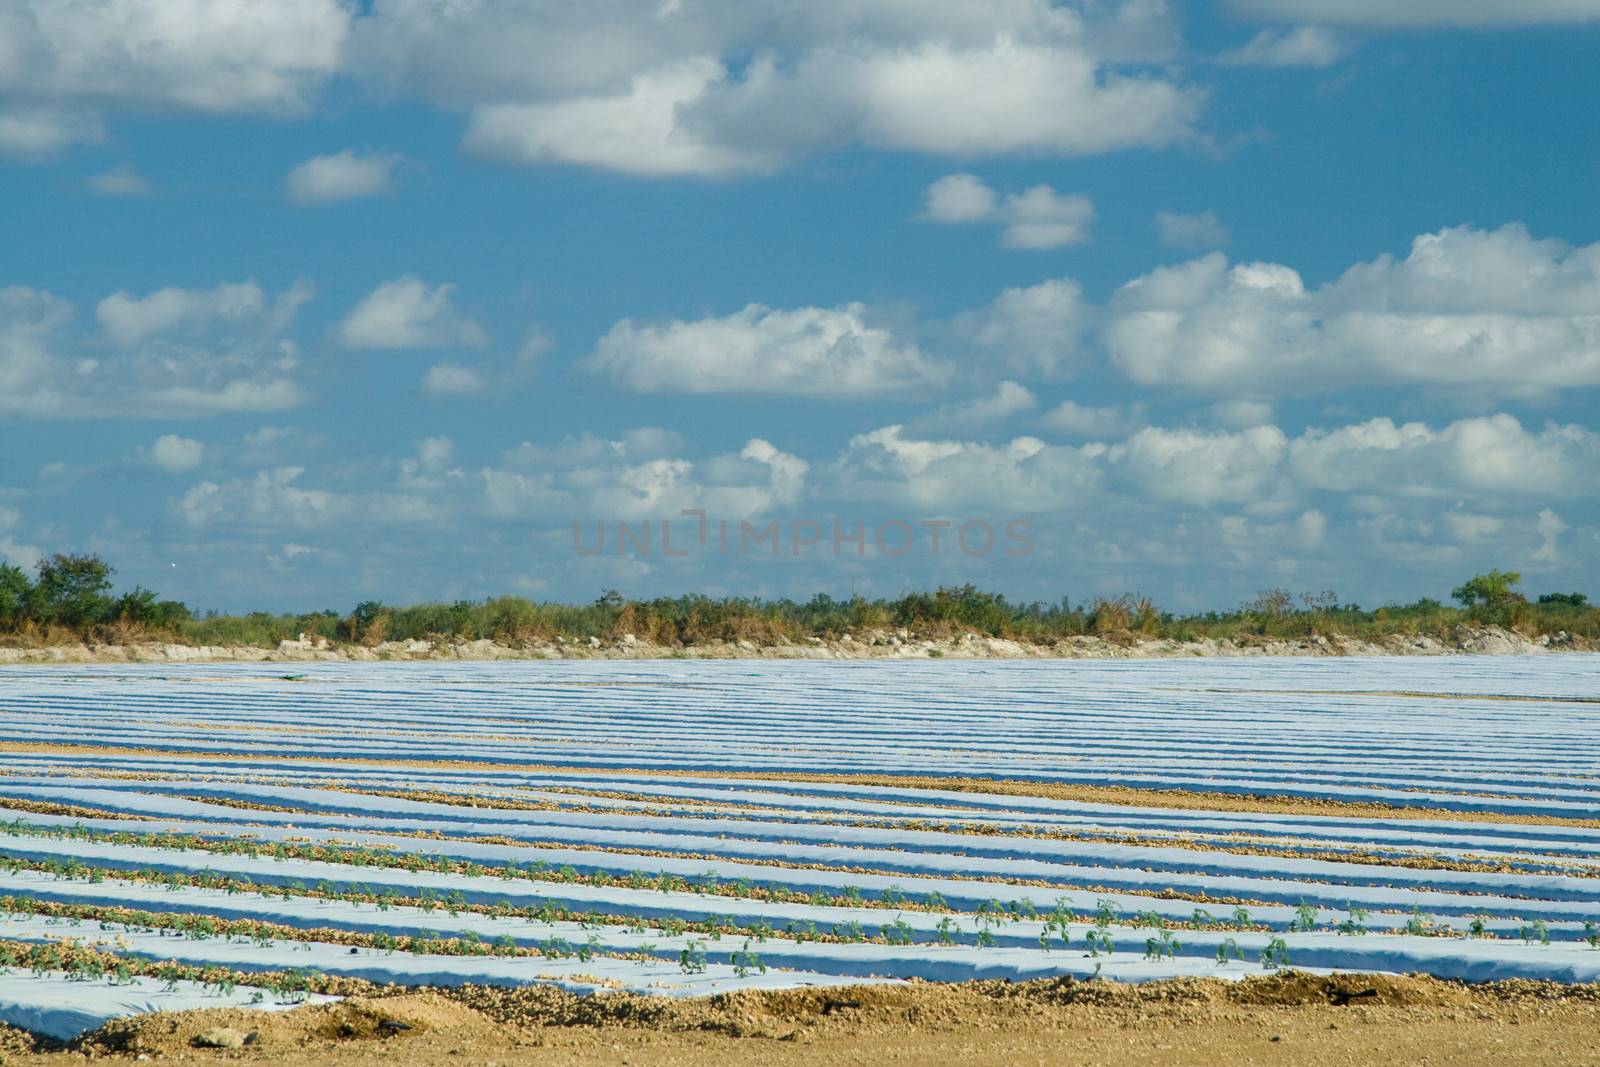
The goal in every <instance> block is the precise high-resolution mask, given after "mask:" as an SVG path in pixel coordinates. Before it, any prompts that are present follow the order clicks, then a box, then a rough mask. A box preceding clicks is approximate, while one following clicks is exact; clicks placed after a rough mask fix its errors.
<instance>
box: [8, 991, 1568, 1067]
mask: <svg viewBox="0 0 1600 1067" xmlns="http://www.w3.org/2000/svg"><path fill="white" fill-rule="evenodd" d="M391 1020H392V1021H395V1022H399V1023H403V1024H404V1026H405V1028H404V1029H401V1030H399V1032H398V1033H396V1034H394V1036H385V1033H384V1030H383V1028H382V1024H383V1023H385V1022H386V1021H391ZM219 1026H221V1027H230V1028H233V1029H235V1030H237V1031H239V1032H240V1033H254V1034H255V1035H256V1037H255V1039H254V1040H253V1041H252V1043H251V1044H249V1045H248V1046H246V1047H245V1048H242V1049H239V1050H234V1051H225V1052H218V1051H204V1050H199V1049H196V1048H194V1046H193V1041H194V1038H195V1037H196V1036H197V1035H198V1034H200V1033H201V1032H202V1031H205V1030H208V1029H211V1028H214V1027H219ZM1597 1028H1600V989H1596V987H1593V986H1587V987H1559V986H1553V985H1549V984H1542V983H1528V982H1523V983H1501V984H1498V985H1494V986H1481V987H1467V986H1462V985H1457V984H1454V983H1446V982H1438V981H1434V980H1432V979H1423V978H1409V977H1407V978H1394V977H1381V976H1353V975H1343V976H1337V977H1333V978H1320V977H1312V976H1308V975H1301V974H1296V973H1292V972H1291V973H1287V974H1285V975H1283V976H1278V977H1271V978H1262V979H1250V980H1247V981H1244V982H1240V983H1227V982H1221V981H1216V980H1201V981H1195V980H1187V981H1170V982H1160V983H1153V984H1151V985H1148V986H1138V987H1130V986H1121V985H1117V984H1114V983H1103V982H1074V981H1071V980H1060V979H1051V980H1044V981H1038V982H1026V983H1017V984H1010V983H1005V982H979V983H969V984H967V985H961V986H941V985H932V984H922V983H914V984H910V985H904V986H892V987H891V986H879V987H859V988H854V989H832V990H791V991H785V992H777V993H759V992H744V993H739V994H733V995H726V996H718V997H711V998H705V999H699V1000H690V1001H671V1000H666V999H664V998H641V997H629V996H614V997H605V998H592V997H591V998H585V997H577V996H573V995H571V994H565V993H561V992H559V991H556V990H553V989H550V988H524V989H518V990H488V989H468V990H461V991H453V992H451V993H450V994H448V995H444V994H441V993H438V992H424V993H405V994H402V995H397V996H393V997H377V998H358V999H352V1000H349V1001H346V1002H344V1003H341V1004H336V1005H327V1006H318V1007H308V1008H300V1009H297V1010H295V1011H291V1012H286V1013H281V1014H266V1013H260V1012H251V1011H247V1010H241V1009H223V1010H214V1011H205V1012H185V1013H181V1014H171V1015H156V1016H148V1017H144V1018H141V1019H136V1020H128V1021H123V1022H117V1023H113V1024H110V1025H109V1026H107V1027H105V1028H103V1029H102V1030H100V1031H98V1032H97V1033H95V1034H93V1035H90V1036H89V1037H88V1038H86V1039H84V1040H82V1041H80V1042H77V1043H75V1044H74V1046H73V1047H72V1048H71V1049H69V1050H65V1051H61V1052H55V1053H44V1054H39V1053H34V1054H29V1053H27V1052H25V1051H24V1050H23V1049H22V1048H21V1047H20V1043H19V1042H18V1041H17V1040H16V1038H15V1035H14V1034H13V1039H12V1040H11V1043H10V1045H9V1047H8V1046H7V1044H6V1040H7V1039H6V1037H5V1035H4V1034H0V1054H3V1055H5V1057H6V1058H5V1060H4V1062H5V1063H6V1064H8V1065H12V1064H16V1065H21V1064H29V1065H40V1067H42V1065H46V1064H52V1065H63V1067H64V1065H65V1064H67V1063H69V1062H71V1063H77V1062H82V1057H83V1056H84V1055H88V1056H93V1057H117V1058H128V1057H139V1056H144V1057H147V1058H149V1059H159V1060H166V1061H171V1060H179V1061H185V1062H220V1061H223V1060H229V1061H241V1062H252V1063H257V1064H285V1065H289V1067H345V1065H351V1067H354V1065H358V1064H360V1065H367V1064H378V1063H386V1064H394V1065H400V1067H408V1065H433V1064H441V1065H442V1064H466V1063H470V1064H475V1065H482V1067H489V1065H498V1067H554V1065H557V1064H562V1065H568V1064H570V1065H574V1067H590V1065H599V1064H608V1065H609V1064H632V1065H638V1067H669V1065H671V1067H677V1065H683V1067H689V1065H694V1067H699V1065H702V1064H707V1063H715V1064H717V1065H718V1067H756V1065H761V1067H789V1065H794V1067H801V1065H805V1067H810V1065H823V1067H846V1065H862V1067H866V1065H870V1067H883V1065H884V1064H886V1063H904V1064H959V1065H961V1067H991V1065H992V1067H1000V1065H1010V1064H1018V1063H1026V1064H1034V1063H1038V1064H1046V1063H1048V1064H1052V1065H1054V1064H1084V1065H1088V1064H1147V1065H1152V1067H1155V1065H1160V1067H1179V1065H1184V1067H1188V1065H1191V1064H1216V1063H1225V1064H1228V1065H1229V1067H1249V1065H1258V1064H1259V1065H1268V1064H1270V1065H1281V1067H1291V1065H1303V1067H1312V1065H1316V1067H1321V1065H1324V1064H1341V1065H1342V1064H1349V1065H1355V1067H1366V1065H1371V1067H1393V1065H1395V1064H1491V1063H1492V1064H1495V1065H1497V1067H1522V1065H1529V1067H1531V1065H1555V1064H1561V1065H1600V1044H1597V1042H1596V1040H1595V1034H1596V1033H1597V1032H1600V1029H1597Z"/></svg>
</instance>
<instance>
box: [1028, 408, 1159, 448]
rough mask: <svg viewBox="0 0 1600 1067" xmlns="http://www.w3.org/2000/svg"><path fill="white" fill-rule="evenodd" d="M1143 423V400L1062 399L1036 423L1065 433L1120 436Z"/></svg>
mask: <svg viewBox="0 0 1600 1067" xmlns="http://www.w3.org/2000/svg"><path fill="white" fill-rule="evenodd" d="M1144 423H1145V409H1144V405H1143V404H1137V403H1136V404H1130V405H1128V406H1126V407H1124V406H1122V405H1120V404H1108V405H1105V406H1104V407H1093V406H1090V405H1086V404H1079V403H1076V402H1075V401H1072V400H1063V401H1062V402H1061V403H1060V404H1057V405H1056V406H1055V407H1053V408H1051V409H1050V410H1049V411H1047V412H1045V413H1044V414H1043V415H1041V416H1040V417H1039V425H1041V426H1043V427H1044V428H1045V429H1047V430H1053V431H1055V432H1056V433H1059V434H1064V435H1066V436H1068V437H1093V438H1101V439H1104V438H1110V437H1122V436H1124V435H1126V434H1130V433H1132V432H1133V431H1135V430H1137V429H1139V428H1140V427H1141V426H1143V425H1144Z"/></svg>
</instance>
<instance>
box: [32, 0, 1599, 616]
mask: <svg viewBox="0 0 1600 1067" xmlns="http://www.w3.org/2000/svg"><path fill="white" fill-rule="evenodd" d="M1596 55H1600V2H1596V0H1530V2H1525V3H1519V4H1514V5H1513V4H1504V3H1491V2H1488V0H1458V2H1454V3H1447V2H1442V0H1389V2H1387V3H1378V2H1376V0H1370V2H1369V0H1354V2H1351V0H1344V2H1335V0H1222V2H1219V3H1216V4H1193V5H1178V4H1175V3H1163V2H1161V0H1128V2H1125V3H1116V2H1113V0H1094V2H1084V3H1076V4H1069V3H1057V4H1050V3H1047V2H1046V0H1003V2H999V3H995V4H989V5H972V4H966V3H956V2H945V0H922V2H919V3H906V2H904V0H858V2H855V3H850V4H845V3H834V2H832V0H815V2H812V3H807V4H792V3H786V2H780V0H767V2H760V3H748V2H746V3H737V4H736V3H731V2H725V0H701V2H697V0H666V2H658V0H652V2H648V3H637V2H621V0H618V2H611V3H583V4H578V3H564V2H556V0H524V2H515V3H514V2H510V0H471V2H462V3H458V4H453V5H450V6H448V7H446V6H444V5H440V4H436V3H431V2H423V0H373V2H371V3H366V4H361V5H356V4H349V3H341V2H340V0H283V2H281V3H277V4H273V5H258V4H254V3H249V2H246V0H209V2H201V0H70V2H69V0H22V2H21V3H19V4H13V5H8V6H7V8H6V11H5V13H3V14H0V235H3V237H0V557H4V558H6V559H10V560H12V561H14V562H18V563H22V564H28V563H30V562H31V561H32V560H34V559H36V558H37V556H38V555H39V554H40V553H47V552H51V551H60V550H66V551H93V552H98V553H101V554H102V555H104V556H105V557H106V558H107V559H109V560H111V561H112V562H113V563H114V564H115V565H116V566H117V567H118V568H119V570H120V572H121V578H122V580H123V582H124V583H125V584H131V583H134V582H138V583H141V584H144V585H146V586H149V587H152V588H156V589H158V590H160V591H161V592H163V593H165V594H168V595H172V596H177V597H180V598H182V599H184V600H186V601H188V602H189V603H191V604H192V605H195V606H197V607H201V608H219V609H226V610H239V609H247V608H256V607H266V608H274V609H311V608H321V607H334V608H340V609H343V608H347V607H348V606H349V604H351V603H353V602H355V601H357V600H362V599H371V598H377V599H384V600H388V601H392V602H400V601H409V600H417V599H432V598H445V599H453V598H458V597H471V598H476V597H482V596H486V595H490V594H494V593H499V592H519V593H523V594H526V595H531V596H537V597H549V598H559V599H572V600H587V599H590V598H592V597H593V596H595V595H597V594H598V592H599V591H600V590H601V589H604V588H610V587H615V588H618V589H621V590H623V591H624V592H626V593H629V594H632V595H641V596H643V595H653V594H658V593H677V592H684V591H707V592H713V593H749V594H760V595H791V596H808V595H810V594H811V593H813V592H818V591H822V592H828V593H832V594H835V595H845V594H848V593H849V592H850V591H851V589H852V588H854V589H857V590H859V591H862V592H869V593H879V594H894V593H897V592H899V591H901V590H904V589H909V588H929V587H932V586H935V585H938V584H950V583H956V582H965V581H974V582H977V583H979V584H982V585H985V586H989V587H991V588H997V589H1000V590H1003V591H1004V592H1006V593H1008V594H1010V595H1012V596H1016V597H1019V598H1022V599H1049V600H1053V599H1056V598H1058V597H1060V596H1063V595H1065V596H1069V597H1072V598H1074V599H1081V598H1086V597H1090V596H1093V595H1097V594H1101V593H1108V592H1120V591H1123V590H1137V591H1141V592H1143V593H1146V594H1149V595H1153V596H1154V597H1156V598H1157V599H1158V600H1159V601H1160V602H1162V603H1163V604H1165V605H1168V606H1171V607H1174V608H1182V609H1195V608H1213V607H1215V608H1224V607H1229V606H1232V605H1233V604H1235V603H1237V602H1238V601H1239V600H1241V599H1244V598H1247V597H1249V596H1250V595H1252V594H1253V593H1254V592H1255V591H1256V590H1258V589H1260V588H1262V587H1265V586H1269V585H1276V586H1285V587H1288V588H1290V589H1292V590H1295V591H1300V590H1318V591H1320V590H1323V589H1333V590H1336V591H1337V592H1339V593H1340V594H1341V595H1342V596H1343V598H1344V599H1346V600H1347V601H1357V602H1361V603H1366V604H1371V603H1374V602H1376V601H1378V600H1380V599H1383V598H1388V597H1395V598H1410V597H1414V596H1418V595H1434V596H1441V597H1442V596H1443V595H1445V594H1446V593H1447V592H1448V590H1449V588H1450V587H1451V586H1452V585H1454V584H1456V583H1457V582H1459V580H1460V579H1461V578H1463V577H1465V576H1467V575H1470V574H1471V573H1473V572H1474V571H1476V570H1482V569H1487V568H1488V567H1491V566H1500V567H1509V568H1515V569H1520V570H1522V571H1523V572H1524V574H1525V575H1526V577H1527V584H1528V585H1529V587H1530V588H1531V589H1532V590H1534V591H1540V590H1545V589H1562V590H1566V589H1586V590H1589V591H1591V592H1595V591H1600V581H1597V579H1600V509H1597V508H1596V496H1597V492H1600V425H1597V419H1596V417H1595V415H1594V408H1595V395H1596V386H1597V385H1600V197H1597V195H1596V190H1597V189H1600V89H1597V86H1596V79H1595V77H1594V68H1595V56H1596ZM685 511H703V512H705V513H706V515H707V517H708V521H710V522H712V523H715V522H716V521H718V520H725V521H728V522H730V523H731V524H732V527H733V529H734V530H735V531H737V529H738V526H739V523H740V522H748V523H750V524H752V527H753V528H755V529H765V528H766V527H767V525H768V524H769V523H772V522H777V523H778V524H779V528H780V530H781V531H782V536H783V540H782V543H781V544H780V548H779V552H778V554H777V555H776V556H773V555H771V554H770V553H768V552H767V551H766V550H765V548H764V547H761V546H756V550H754V551H745V552H742V553H741V552H739V551H737V549H736V548H735V549H734V550H730V551H728V552H722V551H719V550H718V549H717V545H716V538H715V537H714V536H713V537H711V538H708V541H707V544H705V545H700V544H698V543H694V544H693V545H692V546H691V547H692V550H691V551H688V552H687V553H686V554H685V555H683V556H671V557H667V556H664V555H663V554H662V553H661V551H660V544H659V536H660V532H659V531H660V524H661V523H662V522H663V521H667V522H669V523H672V524H674V525H673V533H672V537H673V538H674V541H673V544H674V545H675V546H677V545H680V544H682V543H683V541H684V540H692V541H697V538H696V537H695V535H696V534H697V525H696V524H697V522H698V519H697V518H696V517H693V516H690V517H685V516H684V514H683V513H684V512H685ZM946 521H948V522H951V523H953V524H954V525H953V526H952V527H950V528H949V529H950V530H954V529H956V528H957V527H959V526H960V525H961V524H963V523H973V524H975V525H973V526H972V527H969V532H970V531H980V532H981V530H982V529H984V528H988V529H993V530H996V531H1003V530H1004V529H1005V527H1006V524H1007V523H1008V522H1018V521H1020V522H1022V523H1024V524H1025V526H1024V527H1023V528H1024V529H1026V530H1027V531H1028V536H1029V539H1030V541H1031V544H1032V550H1031V551H1029V552H1027V553H1025V554H1019V555H1008V554H1007V553H1006V552H1005V551H1004V549H1005V547H1006V546H1007V542H1006V541H1005V540H1004V538H1003V537H1002V538H1001V540H1000V541H999V542H998V547H996V548H995V549H994V550H992V551H987V552H983V551H974V552H963V551H961V550H960V549H959V548H957V549H955V550H952V548H951V545H950V540H949V538H950V536H953V535H952V534H947V535H946V537H945V540H944V542H943V544H942V550H941V551H940V552H939V553H937V554H935V553H934V551H933V550H932V544H931V535H932V533H933V531H934V530H935V529H942V528H941V527H935V526H932V525H925V524H929V523H938V522H946ZM574 522H579V523H583V524H585V525H584V526H583V527H582V528H583V529H585V530H586V531H589V532H588V533H587V534H586V535H585V536H586V539H587V540H588V541H589V543H591V544H592V540H593V536H594V534H593V530H594V529H595V525H596V523H600V524H603V525H605V526H606V527H607V528H608V530H609V532H610V535H611V538H612V540H611V543H610V544H609V545H608V549H609V550H608V551H607V552H605V553H603V554H601V555H595V556H585V555H580V554H579V553H578V552H576V551H575V547H574V537H573V524H574ZM618 522H626V523H629V524H630V528H631V529H633V530H641V529H642V528H643V524H645V523H650V524H651V526H652V530H653V531H654V538H655V540H654V542H653V543H652V548H651V551H650V552H648V553H640V552H638V551H636V550H630V551H628V552H625V553H620V554H619V553H618V552H617V551H615V548H616V544H615V534H616V524H617V523H618ZM809 522H815V523H817V524H818V527H817V528H819V529H821V530H822V531H823V532H824V534H825V536H824V537H823V541H822V544H821V545H820V546H800V547H799V549H798V551H797V550H796V548H795V546H794V545H793V544H792V541H793V539H794V535H795V534H796V532H800V533H801V534H802V539H804V535H805V532H806V531H810V530H812V527H810V526H808V525H806V524H807V523H809ZM797 523H798V524H800V525H799V526H798V527H797V525H796V524H797ZM835 523H837V524H839V527H840V529H841V531H843V532H846V533H848V532H850V531H852V530H854V529H855V528H856V526H857V525H858V524H859V525H860V526H861V527H862V528H863V529H864V530H865V531H867V544H866V547H865V549H864V550H863V551H859V552H858V551H857V550H856V549H855V548H853V547H852V546H851V544H850V543H849V542H848V541H847V542H845V543H844V545H843V547H842V551H840V552H839V553H838V554H835V552H834V550H833V547H832V544H831V536H827V535H828V534H829V533H830V531H831V528H832V526H833V524H835ZM900 523H903V524H906V526H907V527H909V528H910V530H911V531H912V536H913V542H912V547H911V549H910V550H909V551H905V552H903V553H899V554H897V553H896V552H895V551H894V550H893V548H894V546H895V545H897V544H898V539H899V538H900V536H901V534H900V533H898V532H891V533H889V534H887V535H886V536H887V537H888V539H887V540H886V541H885V546H886V547H885V548H884V549H882V550H880V548H879V546H878V545H877V544H876V543H875V538H874V536H873V532H874V531H877V530H885V531H901V530H902V529H903V528H902V527H901V526H899V525H895V524H900ZM885 524H889V525H887V526H886V525H885ZM712 528H713V529H714V526H713V527H712ZM734 540H735V546H736V545H737V536H735V539H734ZM971 540H972V541H973V543H977V542H979V541H981V540H982V538H981V537H978V536H977V535H976V534H975V535H974V537H973V538H972V539H971Z"/></svg>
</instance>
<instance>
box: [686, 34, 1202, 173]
mask: <svg viewBox="0 0 1600 1067" xmlns="http://www.w3.org/2000/svg"><path fill="white" fill-rule="evenodd" d="M1201 99H1202V98H1201V96H1200V95H1199V94H1198V93H1196V92H1193V91H1190V90H1186V89H1183V88H1180V87H1178V86H1176V85H1174V84H1172V83H1170V82H1166V81H1162V80H1160V79H1158V78H1153V77H1148V76H1142V75H1131V74H1130V75H1119V74H1112V73H1109V72H1107V71H1106V69H1105V68H1104V67H1103V66H1102V65H1101V64H1100V63H1099V62H1098V61H1097V60H1096V58H1095V57H1094V56H1092V55H1091V54H1089V53H1088V52H1086V51H1084V50H1083V49H1082V48H1081V47H1075V46H1073V45H1071V44H1066V43H1061V42H1055V41H1046V40H1035V41H1023V40H1019V39H1016V38H1007V37H1003V36H1002V37H996V38H992V39H991V40H989V41H987V42H983V43H975V44H970V45H964V46H961V45H954V44H952V43H950V42H947V41H939V40H920V41H917V42H915V43H906V44H902V45H898V46H893V47H881V48H873V47H870V46H862V45H860V44H856V45H853V46H852V45H845V44H841V45H838V46H835V47H824V48H814V49H812V50H811V51H809V52H807V53H806V54H804V55H802V56H800V57H799V58H798V59H796V60H795V61H794V62H792V63H789V64H784V63H780V62H777V61H776V60H772V59H765V60H758V61H757V62H756V63H754V64H752V65H751V67H750V68H749V69H747V70H746V71H744V78H743V80H742V81H739V82H737V83H733V84H730V85H728V86H727V87H726V88H725V89H722V90H721V91H719V92H717V93H714V94H710V95H709V96H708V98H707V99H706V100H705V101H704V102H703V103H701V104H700V105H699V106H698V107H696V108H694V109H692V110H691V111H690V112H689V113H688V115H686V116H685V118H686V120H688V121H691V122H694V123H697V124H700V128H705V129H709V130H712V131H716V132H718V133H719V134H721V135H722V136H724V137H726V138H728V139H729V140H730V141H732V142H734V143H741V144H747V145H751V146H756V147H768V148H772V149H787V150H791V151H799V150H804V149H815V148H823V147H830V146H832V145H835V144H839V143H849V142H857V143H860V144H863V145H866V146H868V147H872V148H883V149H891V150H901V151H911V152H921V153H926V154H929V155H957V156H971V155H1013V154H1018V153H1031V154H1037V153H1048V154H1055V155H1085V154H1093V153H1100V152H1108V151H1114V150H1117V149H1124V148H1137V147H1157V146H1161V145H1167V144H1171V143H1172V142H1174V141H1177V140H1180V139H1183V138H1185V137H1187V136H1189V134H1190V127H1191V123H1192V121H1193V120H1194V118H1195V117H1196V115H1197V114H1198V111H1199V107H1200V103H1201Z"/></svg>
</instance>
